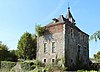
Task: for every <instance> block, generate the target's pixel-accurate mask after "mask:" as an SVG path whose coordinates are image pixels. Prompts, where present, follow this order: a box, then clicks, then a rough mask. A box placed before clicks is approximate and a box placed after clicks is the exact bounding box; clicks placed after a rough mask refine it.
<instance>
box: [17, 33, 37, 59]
mask: <svg viewBox="0 0 100 72" xmlns="http://www.w3.org/2000/svg"><path fill="white" fill-rule="evenodd" d="M36 41H37V40H36V36H35V35H32V34H30V33H28V32H26V33H24V34H23V35H22V36H21V38H20V40H19V42H18V47H17V48H18V51H17V52H18V53H17V54H18V56H19V58H22V59H25V60H26V59H33V58H36V47H37V42H36Z"/></svg>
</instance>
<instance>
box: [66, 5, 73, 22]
mask: <svg viewBox="0 0 100 72" xmlns="http://www.w3.org/2000/svg"><path fill="white" fill-rule="evenodd" d="M66 18H67V19H68V20H69V21H70V22H71V23H74V22H75V20H74V18H73V16H72V14H71V12H70V7H69V6H68V13H67V15H66Z"/></svg>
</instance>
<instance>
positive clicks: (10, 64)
mask: <svg viewBox="0 0 100 72" xmlns="http://www.w3.org/2000/svg"><path fill="white" fill-rule="evenodd" d="M15 65H16V62H9V61H1V70H3V69H5V70H7V71H10V69H12V67H14V66H15Z"/></svg>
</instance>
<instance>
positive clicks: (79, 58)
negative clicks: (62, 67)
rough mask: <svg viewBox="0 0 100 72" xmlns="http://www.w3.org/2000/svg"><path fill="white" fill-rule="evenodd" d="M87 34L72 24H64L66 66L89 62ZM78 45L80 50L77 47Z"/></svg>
mask: <svg viewBox="0 0 100 72" xmlns="http://www.w3.org/2000/svg"><path fill="white" fill-rule="evenodd" d="M88 45H89V44H88V35H87V34H85V33H84V32H82V31H81V30H79V29H78V28H77V27H76V26H74V25H72V24H65V57H66V58H65V60H66V66H68V67H74V68H75V67H77V66H78V63H79V64H81V65H83V66H84V65H88V64H89V46H88ZM78 46H79V47H80V50H79V49H78Z"/></svg>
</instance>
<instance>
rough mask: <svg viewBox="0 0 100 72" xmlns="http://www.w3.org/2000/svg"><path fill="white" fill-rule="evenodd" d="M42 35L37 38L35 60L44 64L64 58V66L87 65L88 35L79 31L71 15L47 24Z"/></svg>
mask: <svg viewBox="0 0 100 72" xmlns="http://www.w3.org/2000/svg"><path fill="white" fill-rule="evenodd" d="M45 27H46V30H47V31H45V33H44V35H43V36H41V37H38V38H37V59H38V60H40V61H42V62H43V63H45V64H50V63H52V62H54V60H55V58H56V56H58V58H60V59H62V58H63V57H64V58H65V66H67V67H69V68H75V67H78V66H79V65H82V66H88V65H89V43H88V40H89V39H88V38H89V35H88V34H86V33H84V32H83V31H81V30H80V29H79V28H78V27H77V26H76V23H75V20H74V18H73V17H72V15H71V12H70V8H68V13H67V16H66V18H65V17H63V15H61V16H60V17H59V18H58V19H56V18H54V19H53V22H51V23H50V24H48V25H47V26H45Z"/></svg>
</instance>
